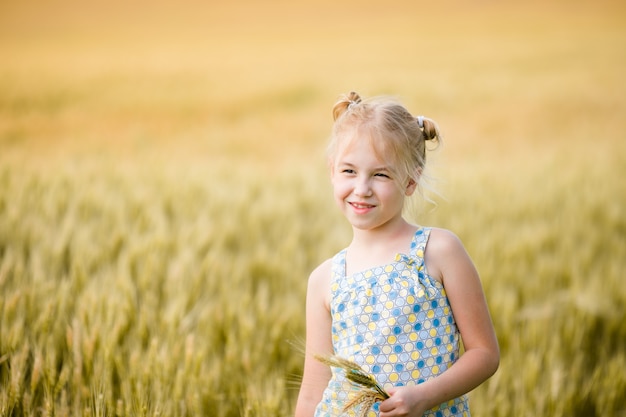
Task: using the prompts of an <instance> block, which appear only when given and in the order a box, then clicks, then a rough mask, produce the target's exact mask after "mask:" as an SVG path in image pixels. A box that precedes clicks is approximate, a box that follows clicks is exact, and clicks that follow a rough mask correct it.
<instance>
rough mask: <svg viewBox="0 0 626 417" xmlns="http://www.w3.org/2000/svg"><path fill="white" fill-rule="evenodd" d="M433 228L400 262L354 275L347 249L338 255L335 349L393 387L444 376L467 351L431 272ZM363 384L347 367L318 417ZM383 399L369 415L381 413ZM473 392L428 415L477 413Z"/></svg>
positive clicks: (335, 411)
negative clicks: (427, 254) (427, 253)
mask: <svg viewBox="0 0 626 417" xmlns="http://www.w3.org/2000/svg"><path fill="white" fill-rule="evenodd" d="M429 236H430V228H419V229H418V230H417V231H416V232H415V235H414V237H413V240H412V242H411V247H410V252H409V254H408V255H406V254H398V255H396V259H395V261H394V262H392V263H390V264H388V265H381V266H377V267H374V268H371V269H367V270H365V271H361V272H358V273H356V274H354V275H351V276H346V249H344V250H342V251H341V252H339V253H338V254H336V255H335V256H334V257H333V266H332V281H331V293H332V298H331V303H330V310H331V311H330V312H331V316H332V342H333V347H334V353H335V355H337V356H340V357H342V358H345V359H348V360H351V361H354V362H356V363H358V364H359V365H360V366H361V367H362V368H363V370H364V371H366V372H368V373H369V374H372V375H373V376H374V377H375V378H376V380H377V381H378V383H379V384H381V385H382V386H383V387H385V388H390V387H394V386H404V385H416V384H420V383H422V382H424V381H427V380H429V379H431V378H435V377H436V376H437V375H440V374H441V373H442V372H444V371H445V370H446V369H448V368H449V367H450V366H451V365H452V364H453V363H454V362H455V361H456V360H457V359H458V357H459V339H460V335H459V332H458V329H457V327H456V323H455V321H454V317H453V315H452V310H451V309H450V303H449V301H448V297H447V296H446V291H445V289H444V288H443V285H442V284H441V283H440V282H439V281H437V280H435V279H433V278H432V277H430V276H429V275H428V273H427V271H426V267H425V265H424V250H425V248H426V244H427V243H428V237H429ZM357 389H358V388H355V387H354V386H353V385H352V384H351V383H350V382H349V381H347V380H346V379H345V374H344V372H343V371H342V370H340V369H335V368H333V369H332V377H331V379H330V381H329V383H328V386H327V387H326V389H325V391H324V394H323V397H322V401H321V402H320V403H319V404H318V406H317V408H316V410H315V417H330V416H332V417H336V416H355V415H357V413H359V412H360V411H361V410H359V408H358V406H357V407H355V408H353V409H350V410H348V411H346V412H345V413H344V412H343V408H344V406H345V404H346V403H347V402H348V401H350V399H351V398H352V396H353V395H354V394H355V390H357ZM379 404H380V403H376V404H375V405H374V406H373V407H372V408H371V410H369V412H368V414H367V417H377V416H378V415H379V412H378V406H379ZM469 415H470V412H469V405H468V399H467V396H466V395H464V396H462V397H459V398H456V399H454V400H451V401H448V402H446V403H443V404H440V405H438V406H437V407H435V408H433V409H431V410H429V411H428V412H426V413H425V414H424V416H427V417H431V416H432V417H440V416H441V417H443V416H446V417H447V416H469Z"/></svg>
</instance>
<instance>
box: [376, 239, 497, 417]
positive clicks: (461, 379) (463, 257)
mask: <svg viewBox="0 0 626 417" xmlns="http://www.w3.org/2000/svg"><path fill="white" fill-rule="evenodd" d="M425 259H426V264H427V268H428V271H429V273H430V275H431V276H433V277H434V278H436V279H440V280H441V282H442V283H443V284H444V287H445V289H446V293H447V295H448V299H449V300H450V306H451V308H452V312H453V314H454V318H455V321H456V324H457V327H458V329H459V331H460V333H461V338H462V340H463V346H464V348H465V352H464V353H463V355H461V357H460V358H459V359H458V361H457V362H456V363H455V364H454V365H452V366H451V367H450V368H449V369H448V370H446V371H445V372H444V373H443V374H441V375H439V376H438V377H436V378H433V379H431V380H429V381H426V382H425V383H423V384H419V385H417V386H414V387H404V388H399V389H395V390H392V391H393V395H392V397H391V398H390V399H388V400H386V401H385V402H384V403H383V404H381V407H380V410H381V414H380V415H381V417H391V416H421V415H422V414H423V412H424V411H426V410H428V409H430V408H432V407H434V406H436V405H438V404H441V403H443V402H445V401H448V400H450V399H453V398H456V397H459V396H461V395H463V394H465V393H467V392H469V391H471V390H472V389H474V388H476V387H477V386H478V385H480V384H481V383H482V382H484V381H485V380H487V379H488V378H489V377H490V376H491V375H493V374H494V373H495V371H496V370H497V368H498V365H499V361H500V352H499V348H498V341H497V339H496V335H495V331H494V329H493V324H492V321H491V317H490V315H489V310H488V308H487V302H486V300H485V296H484V293H483V289H482V285H481V283H480V279H479V276H478V272H477V271H476V268H475V267H474V264H473V262H472V260H471V259H470V257H469V255H468V254H467V252H466V251H465V248H464V247H463V244H462V243H461V242H460V240H459V239H458V238H457V237H456V236H455V235H454V234H452V233H451V232H448V231H446V230H441V229H433V230H432V232H431V236H430V239H429V243H428V245H427V248H426V254H425ZM396 394H397V395H396Z"/></svg>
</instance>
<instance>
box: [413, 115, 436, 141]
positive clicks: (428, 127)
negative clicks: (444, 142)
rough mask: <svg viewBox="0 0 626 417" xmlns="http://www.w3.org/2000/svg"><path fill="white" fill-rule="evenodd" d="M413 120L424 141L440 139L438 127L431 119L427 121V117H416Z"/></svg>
mask: <svg viewBox="0 0 626 417" xmlns="http://www.w3.org/2000/svg"><path fill="white" fill-rule="evenodd" d="M415 119H416V121H417V124H418V125H419V127H420V129H421V130H422V132H423V133H424V140H433V141H438V140H439V139H440V138H439V136H440V134H439V127H438V126H437V123H435V121H434V120H433V119H429V118H428V117H424V116H417V117H416V118H415Z"/></svg>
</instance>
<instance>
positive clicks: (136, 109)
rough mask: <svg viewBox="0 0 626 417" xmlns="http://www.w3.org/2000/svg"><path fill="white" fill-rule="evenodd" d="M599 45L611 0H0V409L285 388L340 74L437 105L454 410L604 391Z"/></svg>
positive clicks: (515, 410)
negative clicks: (461, 311)
mask: <svg viewBox="0 0 626 417" xmlns="http://www.w3.org/2000/svg"><path fill="white" fill-rule="evenodd" d="M625 73H626V6H625V5H623V4H622V2H618V1H604V0H601V1H596V2H589V1H572V2H565V1H562V2H558V1H557V2H553V1H546V2H539V1H530V2H523V3H522V2H517V3H512V2H511V3H507V2H494V1H488V0H484V1H483V0H481V1H476V2H471V3H469V2H461V1H458V0H453V1H448V2H424V1H411V2H409V1H400V2H396V3H385V2H373V1H369V0H362V1H358V2H357V1H354V0H346V1H343V2H331V1H327V0H320V1H311V0H303V1H300V2H289V1H283V0H269V1H265V2H256V1H252V0H234V1H230V2H219V3H218V2H201V1H199V0H198V1H193V0H184V1H180V2H169V1H162V0H160V1H152V2H148V1H145V0H139V1H135V2H123V1H119V0H114V1H109V2H101V1H92V2H78V1H62V0H52V1H47V2H42V1H35V0H25V1H19V2H18V1H3V2H1V3H0V415H1V416H40V415H41V416H53V415H56V416H81V415H82V416H87V415H89V416H91V415H93V416H136V415H140V416H157V415H158V416H201V415H202V416H225V417H230V416H289V415H291V414H292V412H293V407H294V404H295V397H296V395H297V391H298V376H299V375H300V374H301V372H302V368H301V366H302V360H303V357H302V352H301V348H302V344H303V339H304V297H305V287H306V279H307V277H308V274H309V272H310V271H311V269H312V268H313V267H314V266H315V265H317V264H318V263H319V262H321V261H322V260H324V259H325V258H326V257H329V256H331V255H332V254H334V253H335V251H337V250H339V249H341V248H342V247H344V246H345V245H346V244H347V243H348V240H349V238H350V230H349V228H348V226H347V225H346V223H345V222H344V220H343V219H342V218H341V216H340V214H339V213H338V212H337V210H335V208H334V206H333V203H332V199H331V190H330V186H329V184H328V174H327V172H326V167H325V157H324V147H325V145H326V141H327V138H328V134H329V131H330V127H331V120H332V118H331V107H332V104H333V103H334V101H335V99H336V98H337V96H338V95H339V94H340V93H343V92H347V91H349V90H351V89H354V90H356V91H358V92H360V93H361V94H362V95H364V96H371V95H378V94H390V95H394V96H397V97H398V98H400V99H401V100H402V101H403V102H404V103H406V104H407V106H408V107H409V108H410V109H411V110H412V111H413V112H414V113H415V114H425V115H427V116H429V117H432V118H434V119H435V120H437V121H438V122H439V123H440V125H441V127H442V129H443V133H444V138H445V142H444V146H443V147H441V148H440V149H438V150H437V151H436V152H435V153H434V154H433V158H432V159H431V162H432V163H433V165H432V171H431V173H430V174H431V176H432V177H433V178H434V179H435V180H434V181H433V186H434V188H435V189H436V190H437V191H438V192H439V193H440V194H441V197H438V196H434V197H435V200H436V201H437V207H432V206H430V205H427V204H425V205H420V206H419V207H415V208H414V209H413V212H412V217H413V218H414V219H415V221H416V222H419V223H422V224H428V225H435V226H440V227H445V228H450V229H452V230H453V231H455V232H456V233H457V234H458V235H459V236H460V237H461V239H462V240H463V241H464V242H465V244H466V246H467V248H468V250H469V251H470V253H471V254H472V257H473V258H474V261H475V263H476V265H477V267H478V269H479V271H480V273H481V276H482V279H483V283H484V287H485V291H486V294H487V298H488V301H489V304H490V308H491V311H492V314H493V318H494V322H495V326H496V330H497V333H498V337H499V340H500V344H501V349H502V362H501V367H500V370H499V371H498V373H497V374H496V375H495V376H494V377H493V378H492V379H491V380H489V381H488V382H487V383H485V384H484V385H482V386H481V387H479V388H478V389H476V390H475V391H474V392H473V393H472V394H471V402H472V409H473V415H475V416H581V417H582V416H585V417H586V416H623V415H626V399H625V398H626V373H625V372H624V370H625V369H626V321H625V320H624V311H625V307H624V306H625V305H626V285H625V284H624V277H623V276H624V273H625V271H626V218H625V215H624V213H626V180H625V176H626V82H624V74H625Z"/></svg>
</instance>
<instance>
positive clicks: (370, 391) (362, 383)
mask: <svg viewBox="0 0 626 417" xmlns="http://www.w3.org/2000/svg"><path fill="white" fill-rule="evenodd" d="M315 359H317V360H318V361H320V362H322V363H323V364H326V365H328V366H332V367H335V368H340V369H343V370H344V371H345V372H346V378H347V379H348V381H350V382H351V383H352V384H354V385H356V386H358V387H360V388H361V390H360V391H359V392H358V393H357V394H356V395H355V397H354V398H352V400H350V401H349V402H348V403H347V404H346V405H345V407H344V409H343V411H347V410H348V409H350V408H352V407H356V406H357V405H361V412H360V416H359V417H363V416H365V414H366V413H367V411H368V410H369V409H370V407H371V406H372V405H374V403H375V402H377V401H383V400H386V399H387V398H389V394H387V392H386V391H385V390H384V389H383V387H382V386H380V385H379V384H378V382H376V379H375V378H374V377H373V376H372V375H370V374H368V373H367V372H365V371H364V370H363V368H361V367H360V366H359V365H358V364H357V363H355V362H352V361H349V360H347V359H344V358H342V357H339V356H336V355H329V356H322V355H315Z"/></svg>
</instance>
